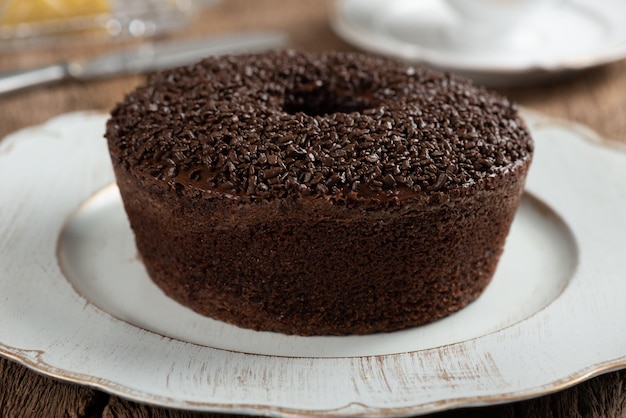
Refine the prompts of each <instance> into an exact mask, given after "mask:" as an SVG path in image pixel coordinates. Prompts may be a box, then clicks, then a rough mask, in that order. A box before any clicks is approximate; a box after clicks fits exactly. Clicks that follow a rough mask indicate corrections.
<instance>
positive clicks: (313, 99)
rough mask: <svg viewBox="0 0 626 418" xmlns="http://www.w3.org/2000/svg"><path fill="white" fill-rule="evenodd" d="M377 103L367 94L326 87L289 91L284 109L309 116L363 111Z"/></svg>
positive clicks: (293, 113)
mask: <svg viewBox="0 0 626 418" xmlns="http://www.w3.org/2000/svg"><path fill="white" fill-rule="evenodd" d="M376 106H377V103H376V102H375V101H374V99H373V98H371V97H368V96H366V95H359V94H354V95H353V96H352V95H349V94H338V93H337V92H333V91H328V90H326V89H315V90H309V91H294V92H288V93H287V94H286V96H285V101H284V103H283V110H284V111H285V112H287V113H290V114H292V115H295V114H296V113H299V112H302V113H305V114H307V115H309V116H325V115H332V114H333V113H352V112H363V111H365V110H368V109H373V108H375V107H376Z"/></svg>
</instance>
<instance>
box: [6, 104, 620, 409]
mask: <svg viewBox="0 0 626 418" xmlns="http://www.w3.org/2000/svg"><path fill="white" fill-rule="evenodd" d="M525 117H526V118H527V120H528V121H529V123H530V126H531V129H532V131H533V133H534V136H535V138H536V143H537V150H536V155H535V160H534V163H533V166H532V169H531V172H530V176H529V179H528V187H527V190H528V191H527V194H526V195H525V197H524V199H523V202H522V206H521V207H520V210H519V212H518V215H517V217H516V220H515V222H514V225H513V229H512V231H511V234H510V236H509V238H508V241H507V247H506V249H505V253H504V256H503V259H502V261H501V263H500V265H499V267H498V271H497V273H496V276H495V278H494V281H493V283H492V284H491V285H490V286H489V288H488V289H487V291H486V292H485V293H484V294H483V296H481V297H480V298H479V299H478V301H476V302H475V303H473V304H471V305H470V306H469V307H468V308H466V309H464V310H462V311H461V312H458V313H457V314H455V315H452V316H450V317H449V318H446V319H444V320H442V321H439V322H437V323H434V324H431V325H428V326H425V327H419V328H415V329H411V330H407V331H402V332H396V333H390V334H377V335H371V336H362V337H295V336H284V335H278V334H273V333H259V332H254V331H249V330H243V329H239V328H236V327H233V326H230V325H227V324H223V323H220V322H218V321H213V320H210V319H207V318H203V317H200V316H198V315H196V314H194V313H193V312H191V311H189V310H187V309H185V308H183V307H181V306H179V305H178V304H176V303H174V302H172V301H171V300H169V299H167V298H166V297H164V296H163V295H162V294H161V293H160V291H158V289H156V288H155V287H154V286H153V285H152V283H151V282H150V280H149V279H148V277H147V276H146V273H145V271H144V269H143V266H142V265H141V263H140V262H139V261H137V257H136V251H135V249H134V245H133V241H132V233H131V232H130V230H129V227H128V224H127V221H126V217H125V215H124V212H123V210H122V207H121V203H120V200H119V195H118V194H117V189H116V187H115V186H114V185H112V181H113V175H112V172H111V168H110V161H109V157H108V152H107V149H106V143H105V141H104V139H103V138H102V132H103V127H104V121H105V116H104V115H101V114H96V113H74V114H68V115H64V116H60V117H58V118H55V119H53V120H51V121H49V122H48V123H46V124H44V125H41V126H38V127H34V128H29V129H26V130H23V131H21V132H18V133H16V134H14V135H11V136H10V137H8V138H6V139H5V140H3V141H2V142H0V196H2V205H1V206H0V231H2V234H0V353H2V354H4V355H5V356H8V357H10V358H13V359H15V360H17V361H19V362H21V363H23V364H26V365H27V366H29V367H31V368H33V369H35V370H38V371H40V372H42V373H46V374H49V375H53V376H56V377H60V378H62V379H65V380H69V381H74V382H80V383H84V384H88V385H91V386H95V387H98V388H101V389H103V390H106V391H109V392H111V393H114V394H117V395H121V396H124V397H126V398H130V399H135V400H139V401H143V402H149V403H153V404H158V405H164V406H168V407H174V408H186V409H195V410H205V411H225V412H240V413H252V414H273V415H284V416H286V415H294V414H297V415H318V416H319V415H326V416H339V415H343V416H346V415H359V416H361V415H376V416H388V415H394V416H395V415H416V414H421V413H427V412H433V411H437V410H442V409H447V408H453V407H460V406H468V405H484V404H489V403H495V402H503V401H512V400H517V399H522V398H526V397H530V396H535V395H539V394H544V393H547V392H550V391H554V390H558V389H561V388H563V387H565V386H567V385H571V384H574V383H576V382H579V381H581V380H583V379H586V378H588V377H590V376H592V375H595V374H598V373H601V372H604V371H607V370H611V369H617V368H620V367H624V366H626V324H625V323H624V321H623V318H624V317H625V316H626V305H625V304H624V303H623V295H624V292H625V291H626V280H624V279H625V278H626V277H625V273H624V271H626V257H623V253H624V248H625V247H626V238H625V237H626V217H625V216H624V213H626V181H625V180H626V174H624V173H626V154H624V153H623V152H622V151H618V150H616V149H615V148H607V147H605V146H602V145H600V144H599V143H597V142H594V141H593V138H595V137H594V135H593V134H591V133H589V132H588V131H586V130H584V129H583V128H580V127H577V126H575V125H572V124H567V123H563V122H558V121H554V120H550V119H547V118H543V117H538V116H536V115H532V114H529V113H525Z"/></svg>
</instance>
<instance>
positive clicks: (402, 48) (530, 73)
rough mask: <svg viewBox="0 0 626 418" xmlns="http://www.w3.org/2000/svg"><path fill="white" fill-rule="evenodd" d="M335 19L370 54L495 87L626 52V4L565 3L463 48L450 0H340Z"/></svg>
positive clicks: (605, 0)
mask: <svg viewBox="0 0 626 418" xmlns="http://www.w3.org/2000/svg"><path fill="white" fill-rule="evenodd" d="M331 16H332V17H331V24H332V26H333V28H334V29H335V31H336V33H337V34H338V35H339V36H341V37H342V38H343V39H344V40H346V41H347V42H349V43H352V44H353V45H355V46H357V47H359V48H361V49H364V50H366V51H370V52H375V53H379V54H383V55H387V56H392V57H396V58H401V59H405V60H408V61H413V62H419V63H423V64H427V65H430V66H432V67H435V68H438V69H442V70H450V71H454V72H456V73H459V74H461V75H465V76H467V77H470V78H473V79H474V80H476V81H478V82H479V83H481V84H485V85H489V86H506V85H519V84H531V83H535V82H538V81H543V80H545V79H547V78H551V77H556V76H562V75H563V74H564V73H567V72H571V71H574V70H580V69H584V68H590V67H594V66H597V65H601V64H606V63H609V62H612V61H616V60H619V59H622V58H624V57H626V25H625V24H624V16H626V2H625V1H623V0H596V1H586V0H565V1H563V0H561V1H552V2H550V5H549V6H546V7H543V8H539V9H538V10H537V11H536V12H532V13H530V14H529V15H528V16H524V18H523V20H521V21H519V22H517V23H516V24H512V25H509V26H511V27H512V28H511V29H510V30H509V31H503V30H502V29H500V30H498V32H497V34H494V35H493V36H491V37H486V40H485V42H484V45H481V46H479V47H469V48H468V47H463V45H460V44H459V43H458V42H457V41H455V37H458V36H459V33H462V32H463V31H464V28H465V26H467V24H466V23H464V20H463V19H462V18H461V17H460V16H459V14H458V13H456V12H455V10H453V9H452V8H451V7H450V6H449V5H448V4H447V3H446V2H445V1H444V0H420V1H415V0H338V1H337V2H336V3H335V9H334V13H332V15H331Z"/></svg>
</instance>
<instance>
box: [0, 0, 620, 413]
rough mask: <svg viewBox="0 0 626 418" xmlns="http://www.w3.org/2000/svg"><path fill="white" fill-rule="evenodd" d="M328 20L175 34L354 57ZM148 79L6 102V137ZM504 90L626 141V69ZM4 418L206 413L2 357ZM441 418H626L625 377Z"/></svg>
mask: <svg viewBox="0 0 626 418" xmlns="http://www.w3.org/2000/svg"><path fill="white" fill-rule="evenodd" d="M327 15H328V5H327V4H325V3H323V2H304V1H298V2H296V1H281V0H228V1H224V2H223V3H222V4H220V5H218V6H217V7H215V8H211V9H209V10H206V11H205V12H203V13H202V14H201V15H200V16H199V17H198V18H197V19H196V20H195V21H194V22H193V24H192V25H191V27H189V28H188V30H186V31H185V33H181V34H177V35H176V36H178V37H185V36H196V35H201V34H205V35H208V34H213V33H221V32H231V31H241V30H246V29H260V28H274V29H281V30H284V31H286V32H288V33H289V34H290V36H291V39H292V46H293V47H294V48H299V49H307V50H325V49H339V50H352V49H353V48H352V47H351V46H350V45H348V44H346V43H344V42H342V41H341V40H340V39H338V38H337V37H336V36H335V35H334V34H333V32H332V31H331V29H330V27H329V25H328V23H327ZM106 48H107V47H106V46H91V47H82V48H74V49H72V50H71V51H68V50H57V51H49V50H48V51H37V52H33V51H22V52H19V53H6V54H0V70H9V69H15V68H20V67H28V66H31V65H37V64H44V63H49V62H52V61H55V60H56V59H58V58H59V56H62V55H64V56H69V57H72V56H80V55H85V54H90V53H96V52H99V51H101V50H104V49H106ZM142 79H143V77H141V76H129V77H118V78H115V79H107V80H98V81H93V82H90V83H84V84H81V83H73V82H68V83H64V84H60V85H56V86H50V87H46V88H39V89H35V90H31V91H27V92H23V93H20V94H16V95H13V96H10V97H3V98H0V115H2V116H1V118H0V137H4V136H5V135H6V134H8V133H10V132H12V131H14V130H17V129H20V128H23V127H26V126H29V125H33V124H38V123H40V122H43V121H45V120H47V119H49V118H51V117H53V116H55V115H59V114H62V113H65V112H70V111H74V110H84V109H97V110H103V111H107V110H109V109H110V108H111V107H112V106H113V105H114V104H115V103H116V102H117V101H119V100H120V99H121V98H122V95H123V94H124V93H125V92H127V91H129V90H130V89H132V88H133V87H134V86H135V85H137V84H138V83H139V82H140V81H141V80H142ZM502 92H503V93H504V94H507V95H508V96H510V97H511V98H513V99H514V100H515V101H517V102H518V103H520V104H522V105H524V106H526V107H529V108H531V109H533V110H537V111H540V112H543V113H545V114H548V115H551V116H556V117H561V118H567V119H570V120H573V121H577V122H580V123H583V124H585V125H587V126H589V127H590V128H592V129H593V130H595V131H597V132H598V133H600V134H602V135H603V136H605V137H607V138H610V139H613V140H617V141H620V142H623V143H626V61H621V62H618V63H615V64H611V65H608V66H605V67H602V68H598V69H594V70H591V71H588V72H585V73H582V74H579V75H578V76H576V77H574V78H570V79H568V80H564V81H560V82H558V83H554V84H551V85H547V86H540V87H533V88H523V89H509V90H503V91H502ZM625 274H626V273H625ZM0 279H1V278H0ZM625 279H626V277H625ZM0 324H1V320H0ZM0 326H1V325H0ZM624 349H625V350H626V347H624ZM0 416H3V417H14V416H27V417H28V416H33V417H47V416H51V417H52V416H54V417H65V416H67V417H96V416H106V417H127V416H128V417H130V416H133V417H144V416H145V417H189V416H201V414H195V413H190V412H185V411H176V410H169V409H164V408H155V407H151V406H146V405H141V404H137V403H134V402H130V401H127V400H124V399H120V398H118V397H115V396H110V395H108V394H106V393H104V392H100V391H98V390H95V389H91V388H89V387H84V386H79V385H75V384H68V383H64V382H61V381H58V380H55V379H52V378H49V377H44V376H41V375H39V374H37V373H35V372H32V371H30V370H28V369H26V368H25V367H23V366H21V365H18V364H16V363H14V362H12V361H9V360H6V359H0ZM204 416H213V417H215V416H219V415H217V414H208V415H204ZM435 416H437V417H585V418H587V417H624V416H626V371H619V372H613V373H609V374H606V375H603V376H600V377H596V378H594V379H592V380H589V381H587V382H584V383H581V384H579V385H577V386H574V387H572V388H570V389H567V390H564V391H562V392H559V393H555V394H551V395H547V396H544V397H541V398H538V399H532V400H527V401H522V402H517V403H513V404H506V405H499V406H492V407H483V408H476V409H465V410H457V411H449V412H444V413H441V414H436V415H435Z"/></svg>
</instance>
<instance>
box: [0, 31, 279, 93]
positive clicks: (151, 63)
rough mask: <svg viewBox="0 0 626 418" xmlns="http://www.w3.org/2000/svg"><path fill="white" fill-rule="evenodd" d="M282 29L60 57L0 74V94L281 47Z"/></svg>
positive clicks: (165, 67)
mask: <svg viewBox="0 0 626 418" xmlns="http://www.w3.org/2000/svg"><path fill="white" fill-rule="evenodd" d="M287 40H288V38H287V36H286V35H285V34H284V33H281V32H271V31H264V32H245V33H238V34H233V35H225V36H219V37H217V36H215V37H210V38H204V39H192V40H183V41H170V42H156V43H150V44H146V45H141V46H138V47H135V48H130V49H125V50H121V51H115V52H111V53H107V54H105V55H101V56H98V57H95V58H91V59H84V60H72V61H62V62H58V63H56V64H52V65H47V66H44V67H39V68H34V69H28V70H21V71H16V72H10V73H4V74H0V95H2V94H6V93H11V92H15V91H18V90H23V89H26V88H30V87H34V86H41V85H44V84H50V83H54V82H58V81H61V80H65V79H74V80H80V81H85V80H92V79H95V78H102V77H111V76H116V75H123V74H132V73H144V72H150V71H157V70H163V69H167V68H171V67H176V66H179V65H185V64H192V63H194V62H196V61H198V60H200V59H202V58H204V57H206V56H209V55H220V54H226V53H241V52H253V51H260V50H267V49H273V48H280V47H284V46H285V45H286V44H287Z"/></svg>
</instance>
